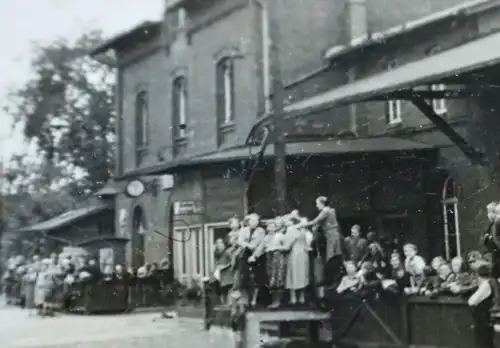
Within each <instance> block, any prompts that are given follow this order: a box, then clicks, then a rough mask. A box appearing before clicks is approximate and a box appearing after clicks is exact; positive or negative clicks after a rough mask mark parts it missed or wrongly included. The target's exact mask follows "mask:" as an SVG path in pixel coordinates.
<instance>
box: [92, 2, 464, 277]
mask: <svg viewBox="0 0 500 348" xmlns="http://www.w3.org/2000/svg"><path fill="white" fill-rule="evenodd" d="M461 2H463V1H458V0H446V1H430V0H429V1H425V2H424V3H422V2H420V3H419V4H418V5H416V4H415V2H414V1H412V0H397V3H398V4H397V5H396V4H395V1H387V0H379V1H367V2H366V3H365V1H361V0H343V1H331V0H313V1H303V0H286V1H285V0H274V1H269V2H267V1H257V0H236V1H229V0H212V1H194V0H192V1H190V0H184V1H178V0H177V1H167V2H166V8H165V13H164V16H163V18H162V19H161V20H160V21H157V22H146V23H142V24H141V25H139V26H137V27H136V28H133V29H132V30H130V31H129V32H127V33H124V34H122V35H119V36H117V37H115V38H113V39H111V40H109V41H108V42H107V43H105V44H104V45H102V46H101V47H99V48H97V49H96V50H95V52H94V54H101V53H104V52H107V51H110V50H113V51H114V53H115V55H116V57H117V61H118V79H117V80H118V91H117V92H118V93H117V95H118V98H117V108H118V111H119V112H118V114H119V118H118V122H117V127H118V129H117V130H118V131H117V134H118V142H119V146H118V147H117V148H118V153H117V162H118V163H117V179H121V180H123V182H125V183H126V182H128V181H130V180H134V178H140V180H141V182H143V183H144V184H145V188H146V192H145V193H144V194H142V195H140V196H139V197H136V198H130V197H129V196H127V195H125V194H124V193H123V187H121V188H120V189H117V191H116V194H117V195H116V211H117V216H116V219H117V221H116V222H117V223H116V226H117V228H118V233H119V234H123V235H130V236H131V239H132V242H131V244H130V248H129V260H130V261H131V262H132V263H134V264H135V265H138V264H141V263H143V262H144V261H150V262H151V261H158V260H159V259H160V258H162V257H165V256H166V255H167V254H168V251H169V250H171V251H173V252H172V253H170V255H171V257H172V261H173V263H174V265H175V270H176V273H177V275H179V276H180V275H182V274H204V275H206V274H208V273H209V272H210V270H211V267H212V264H213V259H212V254H213V250H212V245H213V242H214V239H215V238H216V237H217V236H222V235H223V234H224V233H225V231H226V229H225V222H226V221H227V219H228V218H229V217H231V216H233V215H240V216H241V215H242V214H243V213H244V212H246V211H248V210H252V211H257V212H259V213H261V214H262V215H263V216H265V217H267V216H272V214H273V209H274V198H273V194H272V170H271V163H267V165H266V166H264V168H263V169H262V170H260V171H259V172H258V173H257V175H256V177H255V184H252V187H251V188H250V189H249V191H248V192H247V189H248V187H247V183H246V180H245V179H246V175H245V174H244V173H245V170H244V169H245V168H246V167H247V166H248V160H249V157H250V154H251V153H252V152H254V149H252V148H248V147H246V146H244V144H245V140H246V138H247V135H248V134H249V132H250V130H251V128H252V126H253V125H254V123H255V122H256V121H257V120H258V118H259V117H261V116H262V115H264V114H265V113H266V112H268V111H269V99H270V96H271V94H272V91H271V87H270V76H269V65H270V62H269V45H268V43H269V24H270V23H271V21H274V23H275V24H276V25H277V26H278V27H279V28H280V37H279V41H278V42H275V43H274V44H276V45H279V48H280V52H281V55H280V57H279V63H280V67H281V72H282V76H283V79H284V83H285V85H286V86H287V91H288V94H289V98H288V99H287V102H289V103H293V102H294V101H295V100H298V99H302V98H305V97H309V96H312V95H315V94H318V93H321V92H324V91H326V90H327V89H330V88H332V86H334V85H341V84H345V83H347V82H348V81H350V79H353V78H354V76H353V72H352V69H345V66H346V65H345V64H346V61H348V60H347V59H344V60H343V59H342V58H340V59H338V60H337V61H339V62H341V63H337V61H332V60H330V59H329V58H325V56H324V53H325V50H326V49H327V48H329V47H336V48H337V49H338V48H339V47H344V46H345V45H349V44H350V43H351V42H352V40H353V39H355V38H357V37H358V36H364V35H367V34H368V33H373V32H378V31H381V30H385V29H387V28H389V27H392V26H394V25H397V24H400V23H404V22H407V21H410V20H413V19H417V18H419V17H421V16H424V15H428V14H430V13H434V12H436V11H439V10H442V9H444V8H447V7H449V6H452V5H454V4H456V3H461ZM312 38H313V39H312ZM333 51H335V50H333ZM329 52H330V54H331V50H329ZM343 56H344V57H346V55H343ZM358 56H359V55H358ZM358 62H359V59H358ZM366 68H367V69H368V68H369V67H368V66H367V67H366ZM374 69H375V67H374ZM356 74H357V75H356V76H359V74H360V73H359V72H356ZM379 110H380V109H379ZM343 113H344V115H343V117H340V118H339V121H338V122H344V124H339V123H337V121H335V123H333V122H330V121H326V122H325V118H328V120H330V119H331V115H330V113H329V112H328V113H326V114H321V113H314V114H311V116H310V117H309V119H307V120H305V121H304V122H299V123H296V122H292V123H290V125H289V129H288V139H289V142H290V144H289V146H288V153H289V157H290V161H291V163H290V175H289V178H290V184H289V185H290V187H291V190H290V191H291V194H290V195H289V196H290V198H289V200H290V204H289V205H290V207H297V206H298V207H299V208H301V210H303V211H305V212H307V213H308V214H312V213H314V207H313V203H312V202H313V200H314V196H315V195H316V194H318V193H325V191H327V192H331V191H332V190H333V191H334V192H338V193H336V195H337V196H336V197H337V198H338V201H339V202H340V201H344V198H343V197H347V196H346V195H347V193H350V194H351V195H352V194H353V192H352V191H353V190H352V186H351V187H350V188H348V189H347V190H345V187H347V186H345V185H344V189H341V188H339V187H336V186H335V185H333V186H332V184H331V183H332V182H339V175H342V176H343V177H346V172H347V173H348V172H349V171H351V173H354V172H358V171H360V168H359V167H352V166H351V167H348V166H339V168H341V170H340V171H336V172H335V173H331V172H330V171H331V164H332V163H337V162H338V161H348V162H349V163H352V160H353V159H355V160H356V161H357V160H358V159H359V158H358V157H359V156H361V154H362V153H364V152H365V150H366V149H367V148H370V149H371V150H370V152H380V153H382V152H384V153H385V152H387V151H393V150H397V151H405V150H408V149H411V150H412V151H414V150H415V149H416V150H415V151H417V152H418V151H426V150H427V149H428V148H429V146H419V145H418V143H416V142H414V141H408V140H405V139H403V140H397V141H396V144H394V142H393V143H391V144H389V145H388V143H387V140H388V139H385V138H384V137H381V138H380V139H379V140H375V141H371V142H370V143H366V142H365V143H363V141H364V140H363V139H356V144H353V146H352V147H346V146H340V147H339V146H331V145H332V144H335V142H332V141H330V139H331V137H332V136H341V135H342V134H344V133H345V132H344V131H345V130H347V131H350V132H351V133H353V134H354V135H357V134H361V135H363V134H364V135H369V134H371V132H372V129H376V124H377V122H376V121H375V120H374V121H371V118H370V117H371V116H370V115H373V114H372V112H371V111H370V112H361V111H359V110H357V109H356V108H355V107H349V108H347V110H345V112H343ZM369 116H370V117H369ZM374 117H375V118H377V117H378V118H380V117H382V118H383V116H382V115H380V114H377V115H375V116H374ZM370 123H373V126H371V127H372V128H370V127H368V124H370ZM344 126H345V127H344ZM380 129H381V130H380V131H379V133H384V132H385V127H384V126H381V128H380ZM344 136H345V134H344ZM386 138H387V137H386ZM358 140H359V141H358ZM391 140H393V139H391ZM393 147H395V148H393ZM339 154H340V155H341V156H339ZM269 155H270V156H269V157H270V158H269V160H268V162H270V161H271V160H272V153H270V154H269ZM304 155H307V157H306V158H304V157H303V156H304ZM376 156H378V155H376ZM380 156H382V157H383V156H385V155H384V154H380ZM304 160H307V166H305V165H304V164H305V162H304ZM377 160H378V159H377ZM336 161H337V162H336ZM294 163H295V164H294ZM418 165H419V166H420V163H419V164H418ZM324 171H327V172H329V174H331V175H330V176H323V179H317V180H310V178H311V176H313V177H317V176H321V173H323V172H324ZM332 175H333V177H332ZM381 175H382V176H383V174H381ZM405 183H406V182H405V181H404V180H403V185H404V184H405ZM352 184H353V185H360V184H359V182H354V181H353V182H352ZM118 186H120V185H118ZM341 186H342V185H341ZM379 187H383V185H382V184H381V185H379ZM292 189H293V190H292ZM380 190H381V193H379V195H383V194H385V191H383V190H382V189H380ZM341 192H344V193H345V192H347V193H345V194H344V193H341ZM363 192H364V191H363V190H361V192H360V193H355V194H357V196H356V197H348V198H349V199H346V203H345V207H344V206H343V207H341V210H344V212H343V224H346V225H348V224H349V223H350V222H351V221H358V220H359V219H361V218H364V219H368V217H367V216H368V215H369V214H366V213H365V212H364V211H365V210H370V209H369V208H370V204H369V201H370V199H371V198H368V199H367V197H368V196H366V194H364V193H363ZM343 195H344V196H343ZM352 202H356V203H352ZM383 208H384V209H381V210H383V211H384V212H385V213H387V214H389V213H392V210H391V209H385V207H383ZM387 214H386V215H387ZM398 214H399V212H398ZM398 216H399V215H398ZM366 223H367V224H368V223H372V222H371V221H368V220H367V222H366ZM166 236H167V237H169V238H166ZM179 241H186V242H179Z"/></svg>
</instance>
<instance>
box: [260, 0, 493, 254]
mask: <svg viewBox="0 0 500 348" xmlns="http://www.w3.org/2000/svg"><path fill="white" fill-rule="evenodd" d="M499 16H500V3H499V2H498V1H472V2H467V3H465V4H462V5H460V6H456V7H452V8H450V9H447V10H445V11H440V12H437V13H434V14H432V15H431V16H427V17H424V18H420V19H418V20H416V21H410V22H407V23H406V24H405V25H401V26H396V27H394V28H390V29H389V30H386V31H383V32H379V33H372V34H371V35H370V36H365V37H360V38H359V39H357V40H353V41H352V42H351V43H350V44H349V45H342V46H337V47H330V48H329V49H327V50H326V54H325V57H326V58H328V59H330V61H331V63H332V65H331V67H330V68H327V69H325V70H324V71H321V72H319V73H318V74H316V75H315V76H311V77H310V78H308V79H305V80H303V81H302V82H301V83H297V84H296V86H294V87H293V88H289V89H288V94H289V100H290V103H289V105H287V106H286V107H285V111H286V112H287V113H288V118H289V120H288V122H289V123H290V127H291V128H290V129H295V130H299V131H303V130H307V129H308V127H310V128H312V127H314V126H318V125H323V126H326V127H324V128H328V127H331V129H332V130H335V132H336V133H337V134H336V135H333V138H335V141H336V142H337V143H340V144H341V145H342V146H352V144H354V143H356V142H358V143H359V141H360V140H361V139H363V140H364V141H366V143H365V146H366V148H371V149H372V150H373V147H374V146H375V144H376V143H375V142H374V140H375V139H378V141H380V139H386V140H387V141H389V142H390V144H389V145H387V146H389V147H392V148H393V150H397V148H396V146H395V144H396V143H395V142H394V139H400V140H402V139H404V140H405V141H410V142H413V145H410V146H409V147H408V148H407V149H406V150H405V151H404V152H401V151H398V152H396V151H393V153H392V154H387V153H386V155H385V156H384V157H382V153H381V152H380V151H377V153H374V154H372V155H369V156H365V155H363V156H360V157H357V158H356V159H355V163H354V164H351V163H349V159H347V158H346V160H345V162H343V163H342V162H341V163H334V165H333V166H331V164H330V168H331V169H330V173H331V172H332V171H333V172H334V171H335V168H338V167H345V168H346V169H347V170H348V168H352V169H351V172H350V173H349V172H348V173H349V175H345V174H346V173H345V172H343V173H342V175H341V177H340V178H339V180H338V185H335V184H333V185H332V182H334V181H335V180H331V175H329V177H330V179H327V181H329V182H330V187H331V189H330V191H332V192H335V194H334V196H333V201H334V203H335V204H336V206H340V209H339V210H340V212H341V213H340V218H341V220H342V217H343V216H347V217H349V216H348V215H349V214H350V212H354V211H356V210H357V211H358V212H359V213H361V214H360V216H359V217H358V219H361V218H363V217H365V218H366V219H367V221H368V222H369V223H370V224H373V225H375V226H377V227H378V228H379V229H380V230H381V231H384V233H387V234H389V235H392V236H393V237H399V238H404V239H405V240H409V241H413V242H415V243H417V244H418V245H419V246H420V247H421V248H422V249H423V250H424V253H425V255H426V256H430V255H439V254H442V255H447V256H454V255H456V254H459V253H460V252H462V253H463V252H465V251H468V250H471V249H476V248H477V247H478V241H479V238H480V236H481V234H482V232H483V231H485V230H486V228H487V224H488V221H487V219H486V215H485V211H484V207H485V206H486V204H487V203H489V202H491V201H493V200H498V192H499V191H498V189H499V186H498V170H497V168H498V161H499V157H498V150H497V149H498V146H499V145H500V144H499V143H498V136H497V134H498V129H499V127H500V121H499V120H498V118H496V117H494V116H493V115H494V114H495V113H496V110H498V107H499V105H498V102H497V98H496V97H495V92H496V90H495V87H494V86H495V84H496V82H495V81H496V79H497V78H498V67H497V65H496V62H498V59H499V57H500V54H499V52H498V51H496V50H492V48H493V47H496V46H497V45H498V43H499V41H498V40H499V36H498V30H499V27H500V25H499V23H500V21H499ZM436 33H439V35H436ZM335 68H341V69H344V70H346V71H350V72H351V77H350V81H349V82H348V83H346V82H342V81H341V82H337V81H333V80H332V79H329V77H328V75H329V74H331V73H332V72H331V70H335ZM307 86H314V87H315V89H316V90H315V91H314V92H311V93H309V90H308V88H307ZM304 92H306V93H304ZM422 96H427V98H431V99H428V100H425V99H426V98H424V97H422ZM415 99H417V102H415V101H414V100H415ZM418 99H424V101H427V104H428V106H429V107H430V109H432V115H429V112H428V111H429V110H423V109H425V106H424V107H421V106H420V107H419V106H418ZM342 105H344V106H342ZM333 106H336V107H333ZM260 122H261V123H262V124H266V121H265V120H264V121H263V120H261V121H260ZM298 126H300V127H298ZM324 128H323V129H324ZM255 129H259V127H256V128H255ZM255 129H254V130H255ZM323 129H322V130H321V131H323ZM306 132H307V131H306ZM345 132H347V133H348V134H349V137H348V138H347V139H346V138H344V139H342V137H341V136H340V135H341V134H342V133H345ZM307 133H310V132H307ZM389 139H390V140H389ZM331 143H332V142H330V144H331ZM416 143H418V144H419V145H420V146H415V145H416ZM330 146H332V145H330ZM333 146H335V145H333ZM336 147H340V145H338V146H336ZM337 159H338V160H341V158H340V156H339V157H338V158H337ZM328 165H329V164H326V167H328ZM325 171H326V170H325ZM332 186H333V187H332ZM356 186H358V187H363V186H364V187H369V189H367V190H353V187H356ZM353 197H354V199H353ZM361 202H363V203H364V206H359V204H360V203H361ZM343 203H345V204H346V205H356V204H358V207H355V206H351V207H344V206H343ZM342 208H344V209H342ZM345 208H347V209H345ZM342 210H343V211H342Z"/></svg>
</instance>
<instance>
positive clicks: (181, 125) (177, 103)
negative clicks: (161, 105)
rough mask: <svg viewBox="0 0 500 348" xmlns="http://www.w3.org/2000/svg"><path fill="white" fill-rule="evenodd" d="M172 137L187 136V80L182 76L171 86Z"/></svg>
mask: <svg viewBox="0 0 500 348" xmlns="http://www.w3.org/2000/svg"><path fill="white" fill-rule="evenodd" d="M172 94H173V96H172V97H173V98H172V101H173V105H172V108H173V110H172V113H173V117H174V137H175V138H185V137H186V136H187V80H186V78H185V77H184V76H181V77H177V78H176V79H175V80H174V84H173V93H172Z"/></svg>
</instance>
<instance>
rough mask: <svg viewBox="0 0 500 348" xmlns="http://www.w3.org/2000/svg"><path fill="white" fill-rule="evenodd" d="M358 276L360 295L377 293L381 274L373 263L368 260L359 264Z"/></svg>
mask: <svg viewBox="0 0 500 348" xmlns="http://www.w3.org/2000/svg"><path fill="white" fill-rule="evenodd" d="M358 276H359V277H360V280H361V285H362V291H361V293H362V295H363V297H366V296H370V295H374V294H375V295H378V293H379V290H381V286H382V279H383V278H384V276H383V274H382V273H380V272H378V270H377V269H376V268H375V266H374V265H373V263H371V262H370V261H365V262H363V264H362V265H361V269H360V270H359V272H358Z"/></svg>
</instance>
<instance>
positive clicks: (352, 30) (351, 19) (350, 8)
mask: <svg viewBox="0 0 500 348" xmlns="http://www.w3.org/2000/svg"><path fill="white" fill-rule="evenodd" d="M346 6H347V9H346V10H347V11H346V12H347V13H346V34H347V35H346V36H347V37H346V41H347V43H350V42H352V40H354V39H361V38H367V36H368V19H367V13H366V12H367V11H366V0H347V4H346Z"/></svg>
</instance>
